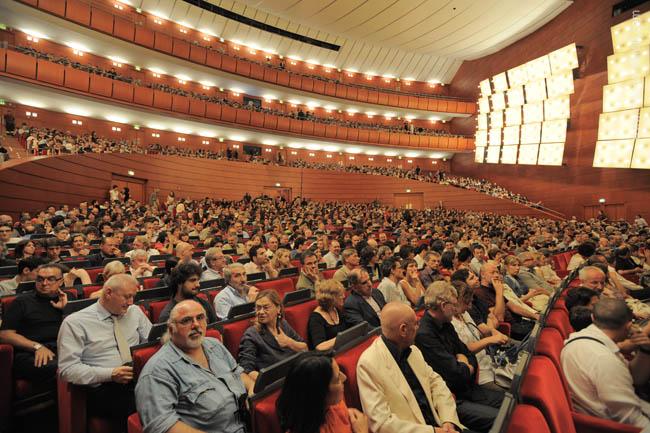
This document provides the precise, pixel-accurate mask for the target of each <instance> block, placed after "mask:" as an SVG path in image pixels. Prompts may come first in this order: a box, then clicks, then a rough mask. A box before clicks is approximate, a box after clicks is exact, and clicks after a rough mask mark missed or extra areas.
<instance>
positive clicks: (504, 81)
mask: <svg viewBox="0 0 650 433" xmlns="http://www.w3.org/2000/svg"><path fill="white" fill-rule="evenodd" d="M492 84H493V85H494V91H495V92H505V91H506V90H508V78H507V77H506V73H505V72H501V73H500V74H497V75H495V76H494V77H492Z"/></svg>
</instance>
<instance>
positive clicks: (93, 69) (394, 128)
mask: <svg viewBox="0 0 650 433" xmlns="http://www.w3.org/2000/svg"><path fill="white" fill-rule="evenodd" d="M15 49H16V51H18V52H20V53H23V54H28V55H30V56H33V57H36V58H39V59H44V60H48V61H50V62H53V63H57V64H61V65H64V66H69V67H72V68H75V69H79V70H82V71H84V72H88V73H90V74H95V75H99V76H102V77H106V78H110V79H112V80H119V81H123V82H126V83H130V84H133V85H134V86H139V87H147V88H150V89H154V90H159V91H162V92H165V93H169V94H172V95H179V96H186V97H189V98H194V99H200V100H202V101H206V102H212V103H215V104H222V105H228V106H230V107H233V108H243V109H246V110H252V111H257V112H260V113H266V114H272V115H274V116H280V117H289V118H293V119H298V120H309V121H313V122H318V123H324V124H327V125H339V126H345V127H349V128H362V129H373V130H381V131H390V132H401V133H407V134H417V135H433V136H445V137H460V136H461V135H455V134H451V133H449V132H446V131H444V130H441V129H432V128H423V127H414V126H412V125H411V124H410V123H408V122H407V123H406V125H402V124H401V123H398V124H395V125H386V124H381V123H373V122H359V121H354V120H349V119H345V118H337V117H336V115H335V114H333V113H332V114H329V115H328V116H327V117H320V116H318V115H316V113H314V112H310V111H308V110H305V111H303V110H302V108H301V109H297V110H296V111H283V110H278V109H271V108H267V107H262V106H260V105H256V104H254V103H252V102H250V103H247V104H243V103H240V102H238V101H233V100H231V99H228V97H227V96H226V94H225V93H221V94H220V95H219V96H212V95H208V94H206V93H200V92H195V91H192V90H186V89H183V88H182V87H173V86H170V85H169V84H165V83H156V82H145V81H143V80H140V79H137V78H133V77H131V76H129V75H125V74H123V73H119V72H117V71H116V70H115V68H111V69H104V68H101V67H99V66H94V65H90V64H82V63H79V62H78V61H75V60H70V59H69V58H68V57H65V56H59V55H55V54H51V53H45V52H41V51H38V50H36V49H35V48H33V47H23V46H17V47H15Z"/></svg>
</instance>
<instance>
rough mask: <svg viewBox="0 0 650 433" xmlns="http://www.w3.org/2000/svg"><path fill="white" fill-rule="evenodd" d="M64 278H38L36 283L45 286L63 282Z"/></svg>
mask: <svg viewBox="0 0 650 433" xmlns="http://www.w3.org/2000/svg"><path fill="white" fill-rule="evenodd" d="M62 279H63V277H45V278H43V277H36V283H37V284H43V283H44V282H46V281H47V282H48V283H56V282H57V281H61V280H62Z"/></svg>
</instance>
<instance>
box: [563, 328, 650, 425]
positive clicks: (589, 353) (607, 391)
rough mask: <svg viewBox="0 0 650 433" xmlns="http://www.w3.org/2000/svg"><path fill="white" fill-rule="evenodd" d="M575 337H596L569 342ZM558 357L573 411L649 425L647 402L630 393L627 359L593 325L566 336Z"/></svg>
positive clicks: (630, 378) (632, 388)
mask: <svg viewBox="0 0 650 433" xmlns="http://www.w3.org/2000/svg"><path fill="white" fill-rule="evenodd" d="M577 337H590V338H594V339H596V340H598V341H594V340H589V339H581V340H578V341H574V342H571V340H573V339H575V338H577ZM561 361H562V370H563V371H564V376H565V377H566V379H567V383H568V385H569V391H570V393H571V400H572V402H573V406H574V407H575V409H576V411H578V412H581V413H586V414H588V415H592V416H596V417H600V418H608V419H612V420H614V421H618V422H621V423H625V424H632V425H635V426H637V427H641V428H644V427H648V426H650V403H647V402H645V401H643V400H641V399H640V398H639V397H638V396H637V395H636V394H635V393H634V382H633V379H632V374H631V373H630V369H629V366H628V363H627V361H626V360H625V358H623V355H621V353H620V351H619V349H618V346H617V345H616V343H615V342H614V341H613V340H612V339H611V338H609V337H608V336H607V335H606V334H605V333H604V332H603V331H601V330H600V329H599V328H598V327H597V326H596V325H594V324H592V325H589V326H588V327H586V328H585V329H583V330H582V331H580V332H574V333H572V334H571V335H570V336H569V338H568V339H567V340H566V342H565V347H564V349H562V355H561Z"/></svg>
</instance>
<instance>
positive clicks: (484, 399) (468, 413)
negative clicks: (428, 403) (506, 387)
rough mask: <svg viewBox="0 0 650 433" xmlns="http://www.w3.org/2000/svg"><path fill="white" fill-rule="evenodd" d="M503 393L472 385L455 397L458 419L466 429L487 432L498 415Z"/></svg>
mask: <svg viewBox="0 0 650 433" xmlns="http://www.w3.org/2000/svg"><path fill="white" fill-rule="evenodd" d="M504 396H505V391H499V390H496V389H493V388H487V387H481V386H479V385H474V386H473V387H472V389H470V390H469V391H466V392H463V393H462V395H457V396H456V397H457V398H456V411H457V412H458V418H459V419H460V422H461V423H463V424H464V425H465V426H466V427H467V428H469V429H471V430H473V431H476V432H485V433H487V432H489V431H490V429H491V428H492V424H494V420H495V419H496V417H497V414H498V413H499V408H500V407H501V403H502V402H503V397H504Z"/></svg>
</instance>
